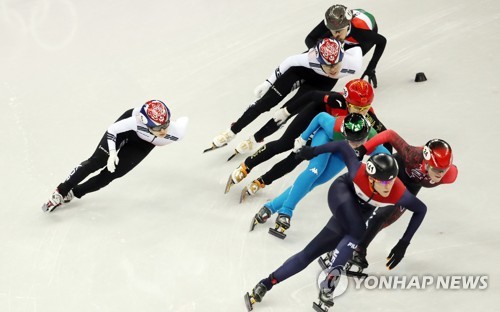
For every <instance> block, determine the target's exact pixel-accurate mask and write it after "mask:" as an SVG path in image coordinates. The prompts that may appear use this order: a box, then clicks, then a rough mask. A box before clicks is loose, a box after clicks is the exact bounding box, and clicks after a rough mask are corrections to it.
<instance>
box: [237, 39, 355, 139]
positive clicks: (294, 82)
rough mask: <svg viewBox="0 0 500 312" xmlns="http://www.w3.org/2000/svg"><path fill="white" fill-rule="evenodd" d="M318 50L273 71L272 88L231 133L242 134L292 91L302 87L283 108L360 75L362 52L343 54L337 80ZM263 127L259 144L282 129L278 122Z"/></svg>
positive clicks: (290, 59) (353, 50) (249, 108)
mask: <svg viewBox="0 0 500 312" xmlns="http://www.w3.org/2000/svg"><path fill="white" fill-rule="evenodd" d="M316 53H317V52H316V50H315V48H311V49H310V50H309V51H308V52H306V53H302V54H297V55H293V56H290V57H288V58H286V59H285V60H284V61H283V62H282V63H281V64H280V65H279V66H278V68H276V69H275V70H274V72H273V73H272V74H271V75H270V76H269V78H267V80H268V81H270V82H271V83H272V87H271V88H270V89H269V91H267V92H266V93H265V94H264V96H263V97H262V98H260V99H259V100H257V101H256V102H255V103H254V104H252V105H250V106H249V107H248V109H247V110H246V111H245V112H244V113H243V115H242V116H241V117H240V118H239V119H238V120H237V121H236V122H234V123H233V124H232V125H231V131H233V132H234V133H238V132H240V131H241V130H242V129H243V128H245V127H246V126H247V125H249V124H250V123H251V122H253V121H254V120H255V119H256V118H257V117H258V116H259V115H260V114H262V113H264V112H267V111H269V110H271V109H272V108H273V107H275V106H276V105H277V104H278V103H279V102H281V100H283V99H284V98H285V97H286V96H287V95H288V94H289V93H290V92H292V91H293V90H295V89H297V88H299V89H298V90H297V93H296V94H295V95H294V96H293V97H292V98H291V99H290V100H288V101H287V102H286V103H285V104H283V105H282V107H285V106H287V105H289V104H290V103H293V102H294V101H296V100H297V99H299V98H300V96H301V95H303V94H304V93H306V92H307V91H310V90H322V91H330V90H331V89H332V88H333V87H334V86H335V84H336V82H337V80H338V79H340V78H343V77H346V76H348V75H358V74H361V72H360V71H361V67H362V63H363V60H362V53H361V49H359V48H357V49H351V50H350V51H346V52H345V53H344V57H343V60H342V69H341V70H340V73H339V74H338V75H337V76H336V77H335V78H331V77H329V76H328V75H327V74H326V73H325V72H324V71H323V70H322V68H321V65H320V63H319V61H318V60H317V59H316ZM264 127H269V129H261V130H259V132H260V134H259V138H257V137H256V139H257V140H258V141H260V140H262V139H263V138H264V137H266V136H268V135H270V134H272V133H274V132H275V131H276V130H277V129H278V128H279V126H277V125H276V123H268V124H266V126H264Z"/></svg>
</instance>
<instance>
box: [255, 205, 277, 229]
mask: <svg viewBox="0 0 500 312" xmlns="http://www.w3.org/2000/svg"><path fill="white" fill-rule="evenodd" d="M271 215H272V212H271V210H269V208H267V207H266V206H263V207H262V208H260V210H259V212H257V213H256V214H255V216H254V217H253V219H252V224H251V225H250V232H251V231H253V229H254V228H255V226H256V225H257V224H259V223H261V224H262V223H266V221H267V219H269V217H270V216H271Z"/></svg>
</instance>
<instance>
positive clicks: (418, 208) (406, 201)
mask: <svg viewBox="0 0 500 312" xmlns="http://www.w3.org/2000/svg"><path fill="white" fill-rule="evenodd" d="M396 205H399V206H402V207H405V208H406V209H408V210H410V211H412V212H413V215H412V216H411V219H410V222H409V223H408V226H407V228H406V231H405V233H404V234H403V237H402V238H401V240H403V241H405V242H408V243H410V241H411V239H412V237H413V235H414V234H415V232H417V230H418V228H419V226H420V224H421V223H422V221H423V220H424V217H425V214H426V213H427V206H426V205H425V204H424V203H423V202H422V201H421V200H420V199H418V198H417V197H416V196H415V195H413V194H411V193H410V192H409V191H408V190H406V191H405V192H404V194H403V196H402V197H401V198H400V199H399V201H398V202H397V203H396Z"/></svg>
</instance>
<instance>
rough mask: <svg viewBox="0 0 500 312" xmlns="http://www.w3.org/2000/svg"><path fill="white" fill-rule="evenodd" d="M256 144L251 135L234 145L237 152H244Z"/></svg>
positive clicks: (249, 150) (250, 149)
mask: <svg viewBox="0 0 500 312" xmlns="http://www.w3.org/2000/svg"><path fill="white" fill-rule="evenodd" d="M256 144H257V142H256V141H255V138H254V136H253V135H252V136H251V137H249V138H248V139H247V140H245V141H243V142H241V143H240V144H238V145H237V146H236V152H237V153H238V154H246V153H249V152H251V151H252V150H253V147H254V146H255V145H256Z"/></svg>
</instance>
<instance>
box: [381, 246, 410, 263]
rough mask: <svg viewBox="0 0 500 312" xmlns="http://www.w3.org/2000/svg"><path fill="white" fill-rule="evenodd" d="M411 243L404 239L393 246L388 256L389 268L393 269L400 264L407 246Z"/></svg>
mask: <svg viewBox="0 0 500 312" xmlns="http://www.w3.org/2000/svg"><path fill="white" fill-rule="evenodd" d="M408 245H410V243H409V242H405V241H403V240H401V239H400V240H399V242H398V243H397V244H396V246H394V248H392V250H391V252H390V253H389V256H387V260H388V261H387V264H386V265H385V266H386V267H387V268H388V269H389V270H392V269H394V268H395V267H396V265H398V263H399V262H401V260H402V259H403V257H404V256H405V253H406V248H408Z"/></svg>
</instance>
